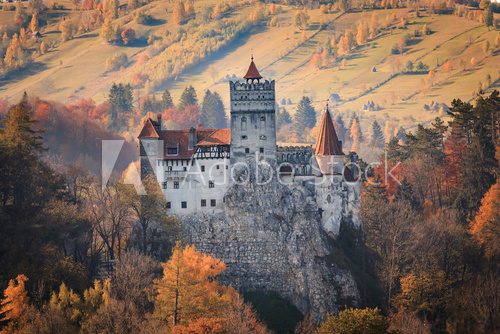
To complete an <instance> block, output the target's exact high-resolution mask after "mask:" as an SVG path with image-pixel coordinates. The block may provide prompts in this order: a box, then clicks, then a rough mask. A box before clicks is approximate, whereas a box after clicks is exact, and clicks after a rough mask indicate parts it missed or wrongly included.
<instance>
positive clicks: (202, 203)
mask: <svg viewBox="0 0 500 334" xmlns="http://www.w3.org/2000/svg"><path fill="white" fill-rule="evenodd" d="M201 206H202V207H205V206H207V200H206V199H202V200H201Z"/></svg>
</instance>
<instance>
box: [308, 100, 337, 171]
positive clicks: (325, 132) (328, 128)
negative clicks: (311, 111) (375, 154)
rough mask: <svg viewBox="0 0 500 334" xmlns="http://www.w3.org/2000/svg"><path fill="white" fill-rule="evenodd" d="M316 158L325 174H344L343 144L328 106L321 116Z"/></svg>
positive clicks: (315, 149) (315, 151)
mask: <svg viewBox="0 0 500 334" xmlns="http://www.w3.org/2000/svg"><path fill="white" fill-rule="evenodd" d="M314 156H315V158H316V162H317V164H318V167H319V169H320V170H321V172H322V173H323V174H326V175H330V174H342V169H343V165H344V153H343V152H342V142H341V141H340V140H339V138H338V137H337V133H336V132H335V127H334V125H333V121H332V116H331V115H330V110H328V104H327V105H326V108H325V111H324V112H323V115H322V116H321V122H320V124H319V134H318V137H317V138H316V144H315V145H314Z"/></svg>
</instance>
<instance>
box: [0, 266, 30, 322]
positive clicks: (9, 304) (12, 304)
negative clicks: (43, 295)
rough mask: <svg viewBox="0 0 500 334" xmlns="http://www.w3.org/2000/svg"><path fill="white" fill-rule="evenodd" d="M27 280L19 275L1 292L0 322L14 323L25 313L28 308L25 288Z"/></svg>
mask: <svg viewBox="0 0 500 334" xmlns="http://www.w3.org/2000/svg"><path fill="white" fill-rule="evenodd" d="M27 280H28V277H26V276H24V275H23V274H20V275H17V277H16V278H15V279H11V280H10V281H9V285H8V286H7V288H6V289H5V291H4V292H3V295H4V297H5V298H4V299H3V300H2V302H1V303H0V315H2V318H0V320H2V321H8V322H11V321H13V322H15V321H17V320H19V319H20V318H21V316H22V315H23V314H24V313H25V312H26V311H27V309H28V307H29V298H28V293H27V292H26V287H25V282H26V281H27Z"/></svg>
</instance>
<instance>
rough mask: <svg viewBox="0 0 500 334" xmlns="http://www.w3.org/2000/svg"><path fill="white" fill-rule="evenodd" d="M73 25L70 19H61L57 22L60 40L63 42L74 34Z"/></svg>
mask: <svg viewBox="0 0 500 334" xmlns="http://www.w3.org/2000/svg"><path fill="white" fill-rule="evenodd" d="M75 30H76V29H75V25H74V23H73V22H72V21H71V20H63V21H62V22H61V23H60V24H59V31H60V32H61V40H62V41H63V42H65V41H68V40H70V39H72V38H73V36H74V34H75Z"/></svg>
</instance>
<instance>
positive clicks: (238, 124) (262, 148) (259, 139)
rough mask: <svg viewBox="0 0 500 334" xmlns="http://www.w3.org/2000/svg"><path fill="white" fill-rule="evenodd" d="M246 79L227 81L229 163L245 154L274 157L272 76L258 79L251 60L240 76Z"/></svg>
mask: <svg viewBox="0 0 500 334" xmlns="http://www.w3.org/2000/svg"><path fill="white" fill-rule="evenodd" d="M244 78H245V80H246V82H239V81H236V82H232V81H230V82H229V87H230V99H231V164H235V163H237V162H243V161H245V159H246V158H247V157H249V156H251V157H255V156H256V154H257V156H258V157H259V158H264V159H266V160H275V159H276V120H275V113H276V111H275V105H276V102H275V101H276V97H275V88H274V85H275V83H274V80H273V81H267V80H265V81H264V82H261V79H262V76H261V75H260V73H259V70H258V69H257V66H255V63H254V61H253V57H252V61H251V63H250V66H249V67H248V71H247V73H246V74H245V76H244Z"/></svg>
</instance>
